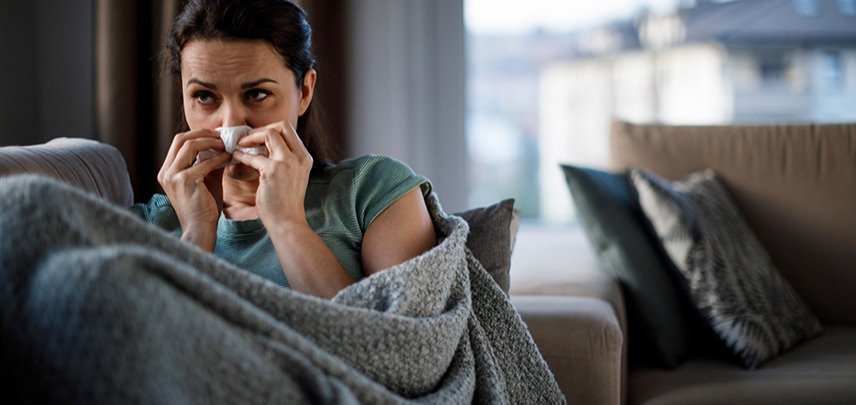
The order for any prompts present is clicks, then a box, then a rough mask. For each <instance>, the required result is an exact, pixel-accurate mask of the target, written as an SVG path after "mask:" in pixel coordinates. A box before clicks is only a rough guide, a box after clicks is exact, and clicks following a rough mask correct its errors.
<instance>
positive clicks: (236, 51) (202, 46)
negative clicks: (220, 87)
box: [181, 40, 293, 82]
mask: <svg viewBox="0 0 856 405" xmlns="http://www.w3.org/2000/svg"><path fill="white" fill-rule="evenodd" d="M181 74H182V80H183V81H185V82H186V81H187V80H188V79H189V78H190V77H191V76H192V77H196V76H204V77H206V78H208V79H209V80H213V79H214V78H220V79H233V80H237V79H242V78H247V77H255V76H259V75H262V76H278V77H284V76H293V74H292V72H291V70H290V69H288V68H287V67H286V66H285V63H284V62H283V60H282V56H281V55H280V54H279V53H278V52H277V51H276V49H274V47H273V46H271V45H270V44H269V43H267V42H265V41H262V40H193V41H190V42H188V43H187V44H186V45H185V46H184V48H183V49H182V50H181Z"/></svg>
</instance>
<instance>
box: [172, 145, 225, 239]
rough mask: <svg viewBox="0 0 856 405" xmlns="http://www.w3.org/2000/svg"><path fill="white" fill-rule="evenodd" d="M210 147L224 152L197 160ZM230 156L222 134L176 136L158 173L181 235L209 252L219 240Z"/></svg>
mask: <svg viewBox="0 0 856 405" xmlns="http://www.w3.org/2000/svg"><path fill="white" fill-rule="evenodd" d="M208 149H213V150H216V151H222V153H218V154H217V155H215V156H214V157H212V158H210V159H208V160H205V161H202V162H198V163H196V155H197V154H198V153H199V152H201V151H204V150H208ZM229 159H230V155H229V154H227V153H226V152H225V146H224V145H223V141H222V140H221V139H220V135H219V134H218V133H217V132H216V131H213V130H210V129H199V130H194V131H190V132H185V133H181V134H178V135H176V136H175V138H173V141H172V145H170V148H169V152H167V155H166V159H165V160H164V162H163V165H162V166H161V169H160V172H158V183H160V185H161V187H163V189H164V192H165V193H166V195H167V197H169V201H170V203H172V206H173V208H174V209H175V213H176V215H178V221H179V222H180V223H181V230H182V236H181V238H182V239H183V240H185V241H189V242H191V243H193V244H195V245H197V246H199V247H201V248H202V249H204V250H207V251H209V252H210V251H213V250H214V245H215V243H216V242H217V220H218V219H219V218H220V212H221V211H222V210H223V169H222V166H223V165H224V164H226V163H227V162H228V161H229Z"/></svg>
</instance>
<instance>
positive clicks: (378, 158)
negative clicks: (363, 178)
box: [325, 155, 413, 173]
mask: <svg viewBox="0 0 856 405" xmlns="http://www.w3.org/2000/svg"><path fill="white" fill-rule="evenodd" d="M379 169H392V170H396V171H404V172H408V173H413V169H411V168H410V166H408V165H407V164H406V163H404V162H402V161H400V160H398V159H395V158H392V157H389V156H385V155H362V156H357V157H352V158H347V159H343V160H341V161H340V162H339V163H336V164H331V165H328V166H327V167H326V168H325V170H332V171H343V170H344V171H358V172H369V171H372V170H379Z"/></svg>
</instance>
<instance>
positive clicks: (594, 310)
mask: <svg viewBox="0 0 856 405" xmlns="http://www.w3.org/2000/svg"><path fill="white" fill-rule="evenodd" d="M511 302H512V303H513V304H514V306H515V308H516V309H517V311H518V312H519V313H520V315H521V317H522V318H523V321H524V322H525V323H526V325H527V327H528V328H529V332H530V333H531V334H532V338H533V339H534V340H535V344H536V345H537V346H538V350H539V351H540V352H541V355H542V356H543V357H544V360H545V361H546V362H547V365H548V366H549V367H550V370H551V371H552V372H553V375H554V376H555V377H556V381H557V382H558V383H559V388H561V390H562V392H563V393H564V394H565V396H566V397H567V399H568V402H569V403H582V404H619V403H621V402H622V396H623V393H622V381H623V379H624V359H623V352H624V350H623V347H624V335H623V333H622V329H621V325H620V323H619V321H618V318H617V317H616V315H615V311H614V310H613V308H612V305H611V304H610V303H608V302H606V301H604V300H601V299H597V298H590V297H573V296H527V295H516V296H512V297H511Z"/></svg>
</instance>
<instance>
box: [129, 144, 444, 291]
mask: <svg viewBox="0 0 856 405" xmlns="http://www.w3.org/2000/svg"><path fill="white" fill-rule="evenodd" d="M416 187H421V188H422V193H423V195H428V193H430V191H431V183H430V182H428V180H427V179H425V178H424V177H422V176H419V175H417V174H415V173H414V172H413V170H412V169H411V168H410V167H408V166H407V165H405V164H404V163H402V162H400V161H397V160H395V159H392V158H389V157H385V156H377V155H368V156H363V157H359V158H354V159H347V160H343V161H342V162H340V163H338V164H336V165H332V164H331V165H327V166H326V167H325V168H323V169H321V170H316V171H314V172H313V173H312V174H311V175H310V178H309V185H308V188H307V190H306V199H305V202H304V207H305V210H306V219H307V221H308V222H309V226H310V227H312V229H313V230H314V231H315V233H317V234H318V236H320V237H321V240H323V241H324V243H325V244H326V245H327V247H329V248H330V250H331V251H332V252H333V254H334V255H335V256H336V258H337V259H338V260H339V262H340V263H341V264H342V266H344V267H345V270H346V271H347V272H348V274H350V275H351V276H352V277H354V279H356V280H360V279H362V278H363V277H364V276H365V274H364V273H363V269H362V260H361V257H360V251H361V245H362V241H363V234H364V233H365V231H366V229H368V227H369V224H371V223H372V221H374V219H375V218H377V216H378V215H380V213H381V212H383V210H385V209H386V208H387V207H389V206H390V205H391V204H392V203H393V202H395V201H396V200H398V199H399V198H401V197H402V196H403V195H404V194H406V193H407V192H409V191H411V190H413V189H414V188H416ZM132 208H133V209H134V210H135V211H136V212H137V213H138V214H139V215H140V216H142V217H143V218H144V219H145V220H146V221H147V222H149V223H152V224H155V225H158V226H160V227H161V228H164V229H166V230H167V231H170V232H172V233H174V234H176V235H177V236H180V235H181V227H180V224H179V222H178V217H177V216H176V214H175V210H173V208H172V205H171V204H170V202H169V200H168V199H167V197H166V196H165V195H163V194H155V195H154V196H153V197H152V198H151V199H150V200H149V202H148V203H140V204H135V205H134V206H133V207H132ZM214 254H215V255H216V256H218V257H221V258H223V259H225V260H227V261H229V262H231V263H233V264H235V265H236V266H238V267H240V268H243V269H245V270H247V271H249V272H251V273H254V274H257V275H259V276H262V277H264V278H267V279H269V280H271V281H273V282H275V283H277V284H279V285H282V286H284V287H289V284H288V280H287V279H286V278H285V273H283V271H282V267H281V266H280V264H279V258H278V257H277V254H276V251H275V250H274V247H273V244H272V243H271V241H270V237H269V236H268V233H267V231H266V230H265V229H264V226H263V225H262V223H261V221H260V220H259V219H249V220H240V221H236V220H231V219H227V218H226V217H225V216H224V215H222V214H221V215H220V220H219V222H218V224H217V245H216V247H215V248H214Z"/></svg>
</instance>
